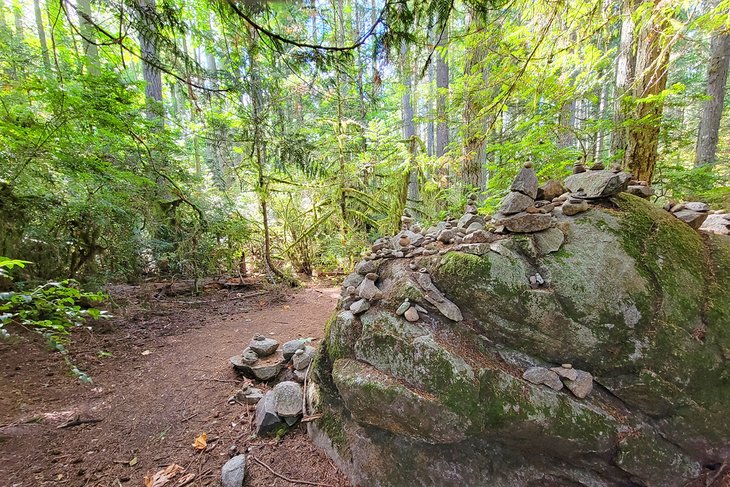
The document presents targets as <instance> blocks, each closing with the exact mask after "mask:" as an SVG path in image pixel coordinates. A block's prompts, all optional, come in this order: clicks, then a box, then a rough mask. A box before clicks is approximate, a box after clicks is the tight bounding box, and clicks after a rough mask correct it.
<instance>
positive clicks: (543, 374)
mask: <svg viewBox="0 0 730 487" xmlns="http://www.w3.org/2000/svg"><path fill="white" fill-rule="evenodd" d="M522 378H523V379H525V380H526V381H528V382H532V383H533V384H537V385H546V386H548V387H549V388H550V389H553V390H555V391H559V390H560V389H562V388H563V383H562V382H561V381H560V377H558V374H556V373H555V372H553V371H552V370H548V369H546V368H545V367H530V368H529V369H527V370H526V371H525V372H524V373H523V374H522Z"/></svg>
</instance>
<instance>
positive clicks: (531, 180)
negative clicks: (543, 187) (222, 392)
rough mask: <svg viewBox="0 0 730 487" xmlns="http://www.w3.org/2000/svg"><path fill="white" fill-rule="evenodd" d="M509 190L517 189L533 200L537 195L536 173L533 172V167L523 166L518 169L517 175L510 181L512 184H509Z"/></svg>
mask: <svg viewBox="0 0 730 487" xmlns="http://www.w3.org/2000/svg"><path fill="white" fill-rule="evenodd" d="M510 190H512V191H519V192H520V193H522V194H524V195H527V196H529V197H530V198H532V199H533V200H534V199H535V197H536V196H537V175H536V174H535V169H533V168H532V167H523V168H522V169H520V172H518V173H517V177H515V180H514V181H513V182H512V186H510Z"/></svg>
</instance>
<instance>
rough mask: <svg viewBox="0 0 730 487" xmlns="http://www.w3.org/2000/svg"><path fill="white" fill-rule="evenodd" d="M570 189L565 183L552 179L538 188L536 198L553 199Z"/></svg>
mask: <svg viewBox="0 0 730 487" xmlns="http://www.w3.org/2000/svg"><path fill="white" fill-rule="evenodd" d="M566 191H568V190H567V189H566V188H565V186H563V183H561V182H560V181H556V180H555V179H551V180H550V181H548V182H546V183H545V184H543V185H542V186H540V187H539V188H537V196H536V197H535V199H538V200H548V201H552V200H553V199H554V198H557V197H559V196H560V195H561V194H563V193H565V192H566Z"/></svg>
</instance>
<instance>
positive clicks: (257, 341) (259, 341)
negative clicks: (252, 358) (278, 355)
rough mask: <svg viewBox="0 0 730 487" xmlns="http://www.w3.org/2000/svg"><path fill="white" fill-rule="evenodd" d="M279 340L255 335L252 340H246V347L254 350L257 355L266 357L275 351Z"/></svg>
mask: <svg viewBox="0 0 730 487" xmlns="http://www.w3.org/2000/svg"><path fill="white" fill-rule="evenodd" d="M278 347H279V342H277V341H276V340H274V339H273V338H267V337H265V336H263V335H256V336H255V337H253V340H251V341H250V342H248V348H250V349H251V350H253V351H254V352H256V355H258V356H259V357H268V356H269V355H271V354H273V353H274V352H276V349H277V348H278Z"/></svg>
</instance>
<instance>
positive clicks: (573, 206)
mask: <svg viewBox="0 0 730 487" xmlns="http://www.w3.org/2000/svg"><path fill="white" fill-rule="evenodd" d="M589 208H590V206H589V205H588V202H587V201H586V200H581V201H580V203H571V202H570V201H566V202H565V203H563V206H561V207H560V209H561V210H562V212H563V215H566V216H574V215H577V214H578V213H583V212H584V211H588V209H589Z"/></svg>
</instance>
